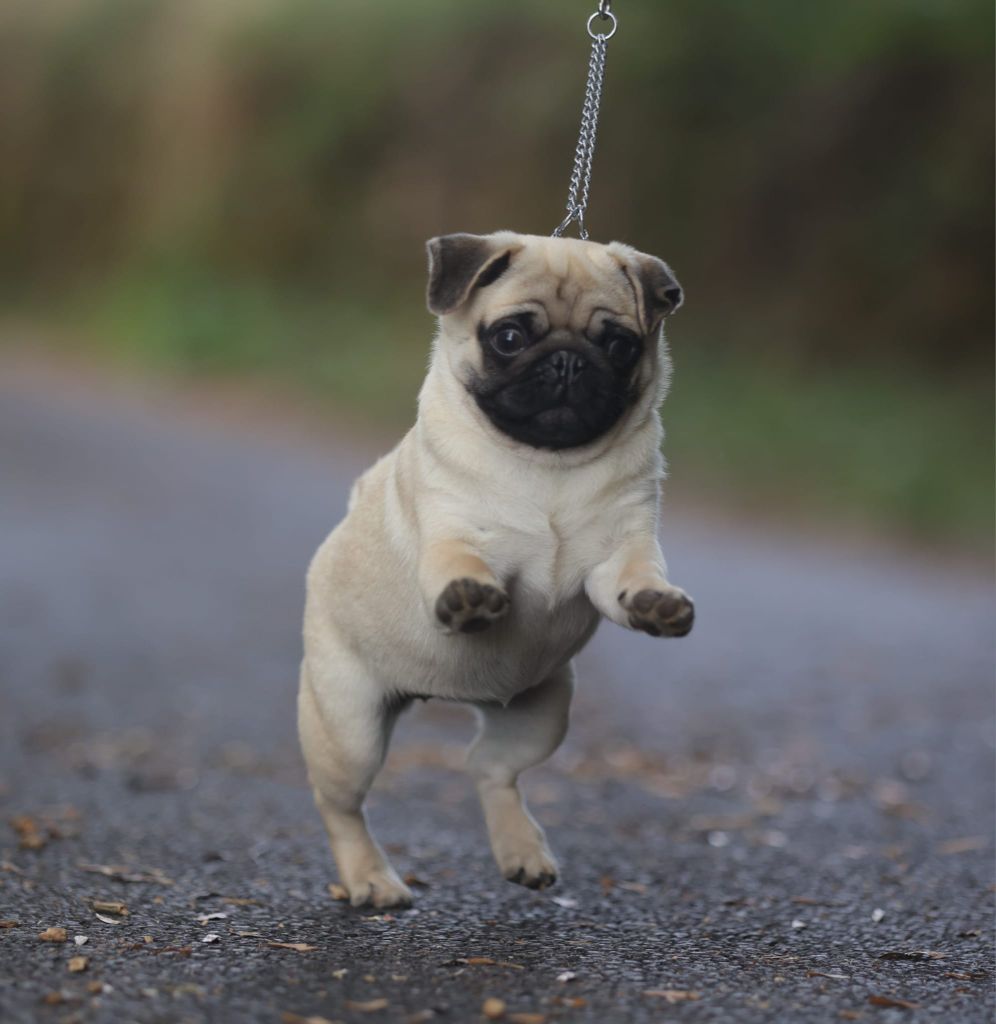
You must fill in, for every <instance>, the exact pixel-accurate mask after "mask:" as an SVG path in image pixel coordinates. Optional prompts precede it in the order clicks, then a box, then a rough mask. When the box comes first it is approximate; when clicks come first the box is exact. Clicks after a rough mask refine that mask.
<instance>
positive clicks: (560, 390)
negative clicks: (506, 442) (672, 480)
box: [470, 363, 631, 450]
mask: <svg viewBox="0 0 996 1024" xmlns="http://www.w3.org/2000/svg"><path fill="white" fill-rule="evenodd" d="M470 391H471V393H472V394H473V396H474V399H475V401H476V402H477V404H478V406H479V407H480V409H481V410H482V411H483V412H484V414H485V415H486V416H487V417H488V419H489V420H490V421H491V422H492V423H493V424H494V425H495V426H496V427H497V428H498V429H499V430H501V431H502V433H504V434H507V435H508V436H509V437H511V438H513V439H514V440H516V441H521V442H523V443H524V444H528V445H531V446H532V447H534V448H549V449H553V450H559V449H563V448H577V447H580V446H582V445H586V444H591V443H592V442H593V441H596V440H597V439H598V438H599V437H601V436H602V435H603V434H605V433H606V432H607V431H609V430H611V428H612V427H613V426H614V425H615V424H616V423H617V422H618V421H619V419H620V417H621V416H622V414H623V413H624V412H625V410H626V407H627V405H628V404H629V401H630V397H631V396H630V389H629V388H628V387H627V386H626V385H625V384H624V383H622V382H620V381H619V380H618V379H617V378H615V377H614V376H613V375H611V374H607V373H605V372H604V371H600V370H599V369H598V368H596V367H588V368H585V369H584V370H583V372H575V373H574V374H573V375H572V374H571V373H570V372H569V370H568V371H567V372H551V370H550V367H549V366H548V365H546V363H541V364H539V365H536V366H534V367H532V368H530V370H529V371H528V372H527V373H525V374H523V375H522V376H520V377H517V378H514V379H513V380H511V381H504V382H499V383H498V384H497V386H494V385H492V386H488V385H487V384H483V383H481V382H477V383H476V384H472V385H471V387H470Z"/></svg>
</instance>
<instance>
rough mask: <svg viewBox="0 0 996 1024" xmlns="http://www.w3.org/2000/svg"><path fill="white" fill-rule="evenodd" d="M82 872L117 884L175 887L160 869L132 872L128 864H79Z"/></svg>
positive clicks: (171, 880)
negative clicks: (143, 883) (146, 883)
mask: <svg viewBox="0 0 996 1024" xmlns="http://www.w3.org/2000/svg"><path fill="white" fill-rule="evenodd" d="M76 866H77V867H78V868H79V869H80V871H86V872H88V873H90V874H92V875H103V876H104V877H105V878H113V879H114V880H115V881H117V882H153V883H155V884H156V885H173V884H174V882H173V879H172V878H167V877H166V875H165V874H164V873H163V872H162V871H160V870H159V868H146V869H145V870H132V869H131V868H129V867H128V866H127V865H126V864H77V865H76Z"/></svg>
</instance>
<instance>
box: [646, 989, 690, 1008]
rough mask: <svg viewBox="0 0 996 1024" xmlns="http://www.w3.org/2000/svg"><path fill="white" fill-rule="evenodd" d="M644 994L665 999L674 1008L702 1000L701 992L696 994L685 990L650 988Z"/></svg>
mask: <svg viewBox="0 0 996 1024" xmlns="http://www.w3.org/2000/svg"><path fill="white" fill-rule="evenodd" d="M643 994H644V995H645V996H654V997H656V998H658V999H663V1000H665V1001H666V1002H668V1003H670V1004H671V1005H672V1006H673V1005H674V1004H675V1003H693V1002H695V1001H696V1000H698V999H701V998H702V993H701V992H694V991H692V990H691V989H683V988H649V989H647V990H646V992H644V993H643Z"/></svg>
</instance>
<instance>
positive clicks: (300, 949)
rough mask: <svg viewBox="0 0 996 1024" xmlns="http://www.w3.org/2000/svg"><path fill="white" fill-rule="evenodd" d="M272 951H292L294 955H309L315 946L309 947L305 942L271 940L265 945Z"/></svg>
mask: <svg viewBox="0 0 996 1024" xmlns="http://www.w3.org/2000/svg"><path fill="white" fill-rule="evenodd" d="M266 944H267V945H268V946H270V947H272V948H273V949H293V950H294V952H295V953H310V952H312V951H313V950H315V949H318V947H317V946H309V945H308V943H307V942H273V941H272V940H270V941H268V942H267V943H266Z"/></svg>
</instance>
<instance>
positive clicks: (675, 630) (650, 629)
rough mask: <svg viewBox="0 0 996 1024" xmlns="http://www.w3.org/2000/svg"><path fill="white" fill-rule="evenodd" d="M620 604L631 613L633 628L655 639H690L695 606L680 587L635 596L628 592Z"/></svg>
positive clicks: (641, 592) (645, 592)
mask: <svg viewBox="0 0 996 1024" xmlns="http://www.w3.org/2000/svg"><path fill="white" fill-rule="evenodd" d="M619 603H620V604H621V605H622V606H623V608H625V609H626V611H627V612H628V613H629V624H630V626H631V627H632V628H633V629H638V630H641V631H642V632H644V633H649V634H650V635H651V636H687V635H688V634H689V633H690V632H691V631H692V624H693V623H694V622H695V604H694V602H693V601H692V599H691V598H690V597H689V596H688V595H687V594H686V593H685V592H684V591H683V590H681V589H679V588H678V587H668V588H667V589H666V590H638V591H637V592H636V593H635V594H629V593H627V592H626V591H625V590H624V591H623V592H622V593H621V594H620V595H619Z"/></svg>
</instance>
